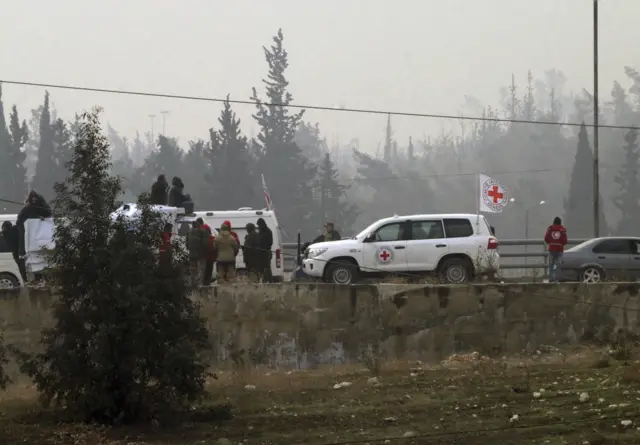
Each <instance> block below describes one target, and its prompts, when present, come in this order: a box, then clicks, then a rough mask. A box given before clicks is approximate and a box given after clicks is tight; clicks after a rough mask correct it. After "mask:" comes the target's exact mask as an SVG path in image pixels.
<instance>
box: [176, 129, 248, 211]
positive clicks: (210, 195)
mask: <svg viewBox="0 0 640 445" xmlns="http://www.w3.org/2000/svg"><path fill="white" fill-rule="evenodd" d="M209 150H210V147H209V144H208V143H207V142H205V141H203V140H197V141H190V142H189V151H187V153H186V154H185V155H184V172H185V173H186V176H187V177H188V178H189V190H188V193H189V194H190V195H191V199H192V200H193V201H194V202H195V203H196V204H197V206H198V209H208V210H211V209H214V208H215V209H220V208H219V207H214V204H215V201H214V193H215V191H214V190H212V187H211V186H210V185H209V182H208V181H207V178H208V174H209V168H208V160H207V153H208V152H209ZM226 192H227V193H229V192H230V189H226ZM231 193H235V192H233V191H231Z"/></svg>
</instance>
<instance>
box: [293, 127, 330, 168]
mask: <svg viewBox="0 0 640 445" xmlns="http://www.w3.org/2000/svg"><path fill="white" fill-rule="evenodd" d="M295 142H296V144H298V147H300V149H301V150H302V153H303V154H304V155H305V157H306V158H307V159H309V160H310V161H311V162H313V163H315V164H320V163H322V162H323V160H324V154H325V153H326V152H327V151H328V147H327V141H326V139H324V138H323V137H321V135H320V126H319V125H318V123H315V124H311V123H309V122H301V123H300V126H299V127H298V131H296V136H295Z"/></svg>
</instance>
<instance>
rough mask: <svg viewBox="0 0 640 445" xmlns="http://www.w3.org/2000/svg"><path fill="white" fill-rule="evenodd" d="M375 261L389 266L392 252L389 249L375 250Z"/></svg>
mask: <svg viewBox="0 0 640 445" xmlns="http://www.w3.org/2000/svg"><path fill="white" fill-rule="evenodd" d="M376 261H377V262H378V263H380V264H389V263H391V262H392V261H393V251H392V250H391V249H390V248H389V247H380V248H378V250H376Z"/></svg>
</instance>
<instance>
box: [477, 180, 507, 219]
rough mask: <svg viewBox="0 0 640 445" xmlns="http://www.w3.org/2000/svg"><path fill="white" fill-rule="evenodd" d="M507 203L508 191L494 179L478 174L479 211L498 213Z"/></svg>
mask: <svg viewBox="0 0 640 445" xmlns="http://www.w3.org/2000/svg"><path fill="white" fill-rule="evenodd" d="M508 203H509V191H508V190H507V189H506V187H505V186H504V185H502V184H501V183H500V182H499V181H497V180H496V179H493V178H490V177H488V176H484V175H481V176H480V207H479V209H478V210H479V211H481V212H491V213H500V212H502V210H503V209H504V208H505V207H506V206H507V204H508Z"/></svg>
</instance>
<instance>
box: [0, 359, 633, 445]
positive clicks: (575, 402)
mask: <svg viewBox="0 0 640 445" xmlns="http://www.w3.org/2000/svg"><path fill="white" fill-rule="evenodd" d="M576 357H578V358H576ZM593 363H594V360H593V356H592V355H586V356H582V357H580V356H579V355H576V356H574V357H572V358H571V359H569V360H562V362H545V363H540V362H528V361H527V362H526V364H525V365H524V366H523V364H522V363H521V361H520V362H519V361H518V360H509V361H507V360H504V361H500V362H496V363H495V365H494V366H491V365H489V364H486V365H482V366H478V365H477V364H474V363H461V364H456V365H455V367H451V366H427V365H424V364H421V363H416V362H413V363H408V362H407V363H384V364H383V365H382V366H381V368H380V370H379V373H378V376H377V377H375V378H374V377H373V375H372V373H371V372H370V371H369V370H367V369H366V368H365V367H364V366H362V365H360V366H337V367H321V368H319V369H315V370H308V371H270V370H267V369H252V370H245V371H233V370H229V371H219V372H218V373H217V376H218V378H217V379H215V380H211V381H210V382H209V384H208V391H209V394H210V397H209V399H208V400H207V401H206V402H204V403H202V404H201V405H199V406H197V407H194V409H193V410H192V412H190V413H186V414H184V415H182V416H179V417H176V419H175V422H173V423H172V424H170V425H169V424H166V425H160V424H155V425H149V426H144V427H135V428H131V427H127V428H112V429H107V428H99V427H96V426H92V425H83V424H75V423H68V422H64V421H63V420H62V419H61V417H60V416H59V413H57V412H56V411H50V410H43V409H42V408H39V407H38V405H37V400H36V396H35V393H34V389H33V387H32V386H31V385H29V384H25V383H21V384H18V385H14V386H12V387H10V388H9V389H8V391H6V392H5V393H2V395H1V397H2V399H0V415H1V417H0V443H2V444H7V445H9V444H24V443H29V444H33V445H44V444H47V445H57V444H75V445H85V444H86V445H89V444H91V445H94V444H96V445H107V444H109V445H125V444H128V445H151V444H154V445H169V444H178V445H186V444H202V445H207V444H216V443H221V442H218V441H219V440H220V439H222V438H226V439H229V440H230V441H231V443H233V444H237V443H239V442H242V443H243V444H245V445H247V444H273V445H277V444H287V445H292V444H309V445H314V444H324V443H330V442H341V441H349V440H353V441H358V442H359V443H363V444H364V443H367V441H371V443H372V444H373V443H384V438H386V437H402V438H401V439H398V440H393V441H391V443H392V444H421V443H428V444H454V443H465V444H478V445H479V444H486V443H501V444H525V445H527V444H534V443H535V444H539V443H548V444H550V445H555V444H574V443H583V442H585V441H588V442H589V443H591V444H595V443H599V444H608V443H611V444H613V443H615V444H622V445H624V444H637V443H638V439H637V437H638V434H640V432H639V431H638V430H637V428H638V427H640V404H639V403H638V400H639V399H640V365H638V364H637V363H633V364H631V365H630V366H624V365H623V364H620V363H619V362H616V361H614V360H612V361H611V363H609V366H607V367H594V366H593ZM344 382H346V383H348V384H347V385H342V384H343V383H344ZM525 382H526V385H524V383H525ZM336 385H338V388H337V389H335V388H334V387H335V386H336ZM524 386H526V391H524V390H520V389H519V388H521V387H524ZM582 393H586V394H588V398H587V400H583V401H581V400H580V395H581V394H582ZM583 399H584V396H583ZM516 416H517V417H516ZM613 417H620V419H618V420H612V418H613ZM625 419H626V420H632V421H633V422H634V423H633V424H632V425H630V426H625V425H622V424H621V420H625ZM480 430H488V431H485V432H479V431H480ZM456 431H467V432H473V433H469V434H466V435H464V436H456V435H454V433H455V432H456ZM427 435H428V436H429V437H422V436H427ZM380 439H382V441H380V442H373V441H374V440H380Z"/></svg>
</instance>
